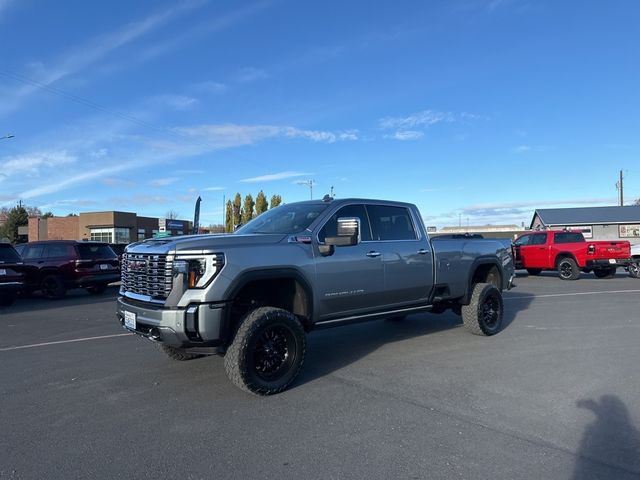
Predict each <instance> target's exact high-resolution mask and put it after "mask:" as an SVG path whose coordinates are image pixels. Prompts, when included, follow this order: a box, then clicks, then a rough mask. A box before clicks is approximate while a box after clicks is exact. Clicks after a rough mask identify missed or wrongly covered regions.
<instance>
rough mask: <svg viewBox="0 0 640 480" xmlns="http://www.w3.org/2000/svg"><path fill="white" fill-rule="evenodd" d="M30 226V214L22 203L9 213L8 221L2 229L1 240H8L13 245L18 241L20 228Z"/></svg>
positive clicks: (0, 232) (0, 231)
mask: <svg viewBox="0 0 640 480" xmlns="http://www.w3.org/2000/svg"><path fill="white" fill-rule="evenodd" d="M25 225H29V214H28V213H27V210H26V209H25V208H24V207H23V206H22V202H20V203H19V204H18V205H16V206H15V207H13V208H12V209H10V210H9V211H8V212H7V220H6V221H5V223H4V225H2V226H1V227H0V238H7V239H8V240H9V241H10V242H11V243H16V242H17V241H18V227H23V226H25Z"/></svg>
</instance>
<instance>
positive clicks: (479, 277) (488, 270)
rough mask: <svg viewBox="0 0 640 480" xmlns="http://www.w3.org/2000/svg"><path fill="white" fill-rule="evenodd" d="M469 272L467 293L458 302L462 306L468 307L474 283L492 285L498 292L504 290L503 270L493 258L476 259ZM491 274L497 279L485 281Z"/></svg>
mask: <svg viewBox="0 0 640 480" xmlns="http://www.w3.org/2000/svg"><path fill="white" fill-rule="evenodd" d="M469 272H470V275H469V279H468V284H467V291H466V292H465V294H464V297H463V298H462V301H461V302H460V303H461V304H462V305H468V304H469V302H470V301H471V296H472V294H473V286H474V285H475V284H476V283H492V284H493V285H494V286H496V287H497V288H498V290H500V291H502V290H503V289H504V287H503V284H504V269H503V268H502V265H500V262H498V261H497V260H496V259H495V258H477V259H476V260H475V261H474V262H473V264H472V265H471V268H470V269H469ZM493 272H495V273H496V274H497V278H496V279H495V281H487V280H488V279H489V277H490V276H491V274H492V273H493Z"/></svg>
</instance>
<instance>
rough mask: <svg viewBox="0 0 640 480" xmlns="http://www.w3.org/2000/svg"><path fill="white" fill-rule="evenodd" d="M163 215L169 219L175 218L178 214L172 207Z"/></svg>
mask: <svg viewBox="0 0 640 480" xmlns="http://www.w3.org/2000/svg"><path fill="white" fill-rule="evenodd" d="M164 216H165V218H167V219H169V220H177V219H178V217H179V216H180V214H179V213H178V212H176V211H175V210H174V209H171V210H169V211H167V213H165V214H164Z"/></svg>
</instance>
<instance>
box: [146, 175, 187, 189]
mask: <svg viewBox="0 0 640 480" xmlns="http://www.w3.org/2000/svg"><path fill="white" fill-rule="evenodd" d="M178 180H180V179H179V178H178V177H164V178H156V179H153V180H150V181H149V185H151V186H152V187H166V186H167V185H171V184H172V183H176V182H177V181H178Z"/></svg>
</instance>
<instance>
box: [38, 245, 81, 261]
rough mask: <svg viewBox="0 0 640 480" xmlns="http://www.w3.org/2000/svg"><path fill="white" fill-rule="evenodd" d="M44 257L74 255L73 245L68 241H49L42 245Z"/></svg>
mask: <svg viewBox="0 0 640 480" xmlns="http://www.w3.org/2000/svg"><path fill="white" fill-rule="evenodd" d="M43 256H44V258H63V257H64V258H67V257H75V252H74V251H73V246H72V245H69V244H68V243H50V244H48V245H45V247H44V255H43Z"/></svg>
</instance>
